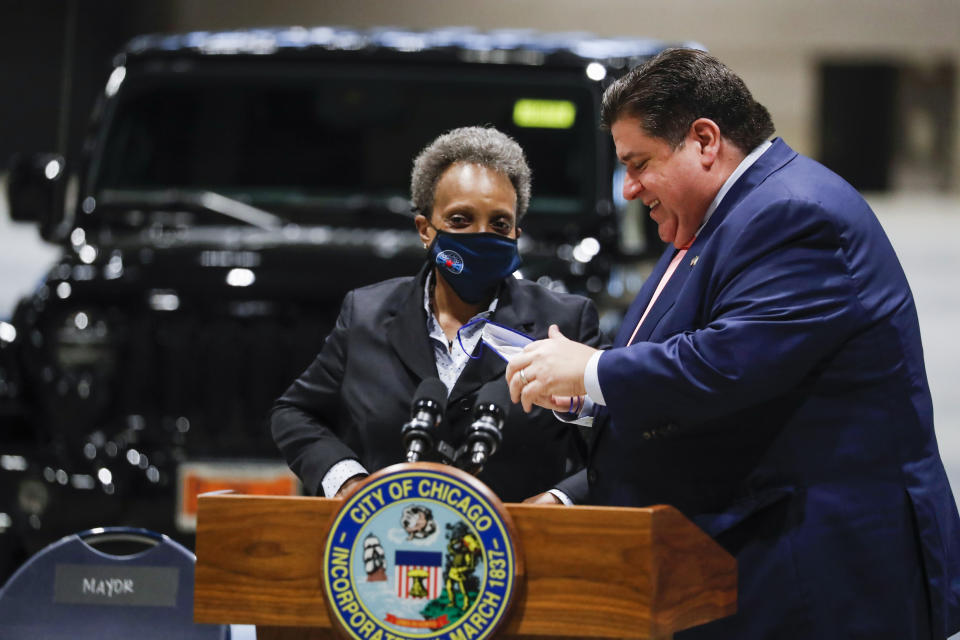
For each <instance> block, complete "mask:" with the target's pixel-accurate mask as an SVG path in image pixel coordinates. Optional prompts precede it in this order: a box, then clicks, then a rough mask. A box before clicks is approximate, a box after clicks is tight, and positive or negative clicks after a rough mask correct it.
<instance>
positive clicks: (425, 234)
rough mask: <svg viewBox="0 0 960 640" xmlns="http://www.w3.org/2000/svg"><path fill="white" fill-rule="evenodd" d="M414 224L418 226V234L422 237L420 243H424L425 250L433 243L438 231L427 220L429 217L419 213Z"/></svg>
mask: <svg viewBox="0 0 960 640" xmlns="http://www.w3.org/2000/svg"><path fill="white" fill-rule="evenodd" d="M413 223H414V224H415V225H417V233H418V234H419V235H420V241H421V242H422V243H423V248H424V249H426V248H427V247H429V246H430V243H431V242H433V236H434V235H435V234H436V231H434V230H433V228H432V227H431V226H430V221H429V220H427V216H425V215H423V214H422V213H418V214H417V215H416V217H415V218H414V219H413Z"/></svg>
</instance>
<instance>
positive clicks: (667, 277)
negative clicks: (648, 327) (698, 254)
mask: <svg viewBox="0 0 960 640" xmlns="http://www.w3.org/2000/svg"><path fill="white" fill-rule="evenodd" d="M696 239H697V238H696V237H693V238H691V239H690V242H688V243H687V244H686V245H684V246H683V248H682V249H680V250H679V251H677V255H675V256H673V260H671V261H670V265H669V266H668V267H667V270H666V271H665V272H664V273H663V277H662V278H660V282H659V283H657V290H656V291H654V292H653V297H652V298H650V302H649V303H648V304H647V308H646V309H645V310H644V312H643V315H642V316H640V322H638V323H637V326H636V328H635V329H634V330H633V334H632V335H631V336H630V339H629V340H627V346H628V347H629V346H630V345H631V344H633V339H634V338H636V337H637V331H639V330H640V325H642V324H643V321H644V320H646V319H647V314H648V313H650V309H652V308H653V303H654V302H656V301H657V298H659V297H660V293H661V292H662V291H663V288H664V287H666V286H667V281H668V280H670V276H672V275H673V272H674V271H676V270H677V265H679V264H680V261H681V260H683V256H685V255H687V249H689V248H690V245H692V244H693V241H694V240H696Z"/></svg>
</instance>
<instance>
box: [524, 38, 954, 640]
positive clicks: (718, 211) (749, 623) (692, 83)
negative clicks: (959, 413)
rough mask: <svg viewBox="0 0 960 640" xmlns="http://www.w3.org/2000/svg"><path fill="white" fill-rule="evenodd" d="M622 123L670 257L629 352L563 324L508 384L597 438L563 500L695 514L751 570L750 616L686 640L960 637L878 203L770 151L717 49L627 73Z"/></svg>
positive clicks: (916, 348) (667, 55)
mask: <svg viewBox="0 0 960 640" xmlns="http://www.w3.org/2000/svg"><path fill="white" fill-rule="evenodd" d="M602 117H603V122H604V125H605V126H608V127H609V128H610V131H611V133H612V135H613V140H614V143H615V146H616V152H617V156H618V157H619V159H620V161H621V162H622V163H623V165H624V166H625V167H626V179H625V182H624V187H623V194H624V197H625V198H627V199H631V200H632V199H637V198H639V199H641V200H642V201H643V202H644V204H646V205H647V206H649V207H650V215H651V217H652V218H653V219H654V220H655V221H656V222H657V224H658V225H659V232H660V237H661V238H662V239H663V240H664V241H666V242H668V243H670V245H671V246H669V247H668V249H667V251H666V253H665V254H664V255H663V257H662V258H661V260H660V262H659V263H658V264H657V266H656V268H655V269H654V271H653V273H652V275H651V277H650V279H649V280H648V281H647V283H646V285H645V286H644V287H643V289H642V290H641V291H640V293H639V294H638V296H637V298H636V300H635V301H634V303H633V305H632V306H631V307H630V309H629V311H628V312H627V315H626V317H625V319H624V323H623V325H622V327H621V328H620V332H619V335H618V336H617V338H616V341H615V343H614V346H613V348H612V349H610V350H607V351H603V352H600V351H596V350H595V349H593V348H590V347H587V346H585V345H581V344H578V343H576V342H573V341H571V340H568V339H567V338H565V337H564V336H563V335H561V334H560V332H559V330H557V329H556V328H555V327H553V328H551V330H550V333H549V339H547V340H541V341H538V342H536V343H533V344H531V345H529V346H528V347H527V349H526V350H525V351H524V353H523V354H521V355H520V356H518V357H517V358H516V359H515V360H513V361H512V362H511V363H510V365H509V366H508V368H507V371H506V375H507V380H508V381H509V383H510V390H511V394H512V396H513V398H514V401H520V402H522V404H523V406H524V409H527V410H528V409H530V408H531V406H532V405H533V404H538V405H541V406H544V407H549V408H552V409H554V410H555V411H568V410H569V409H570V408H571V407H572V408H573V409H574V411H573V413H575V414H577V415H574V416H572V418H576V419H579V420H580V421H581V422H585V421H589V420H590V419H591V417H593V418H594V425H595V428H596V429H597V430H598V433H597V439H596V442H595V446H594V450H593V451H592V453H591V457H590V461H589V465H588V469H587V471H586V472H585V473H583V474H580V475H579V476H575V477H573V478H571V479H569V480H567V481H565V482H563V483H561V484H560V485H559V486H558V488H559V489H561V490H562V491H563V492H564V493H566V494H567V496H569V497H570V498H572V499H573V500H575V501H591V502H594V503H600V504H609V505H624V506H644V505H651V504H670V505H673V506H675V507H677V508H678V509H679V510H680V511H682V512H683V513H684V514H686V515H687V516H688V517H689V518H691V519H692V520H693V521H694V522H695V523H697V524H698V525H699V526H700V527H701V528H703V529H704V530H705V531H706V532H707V533H709V534H710V535H711V536H713V537H714V538H715V539H716V540H717V541H718V542H720V544H722V545H723V546H724V547H725V548H726V549H727V550H729V551H730V552H731V553H732V554H734V555H735V556H736V558H737V561H738V566H739V573H740V579H739V594H738V598H739V605H738V606H739V611H738V613H737V614H736V615H734V616H732V617H729V618H726V619H723V620H720V621H716V622H714V623H711V624H708V625H705V626H703V627H699V628H695V629H691V630H690V631H687V632H684V633H682V634H679V635H678V636H677V637H678V638H681V637H682V638H746V639H752V638H817V639H818V640H823V639H826V638H838V639H839V638H844V639H848V638H871V639H873V640H877V639H881V638H884V639H886V638H888V639H890V640H905V639H908V638H941V639H942V638H944V637H946V636H947V635H949V634H950V633H953V632H955V631H957V630H958V628H960V521H958V516H957V508H956V503H955V501H954V499H953V496H952V494H951V490H950V486H949V483H948V481H947V478H946V474H945V473H944V469H943V464H942V462H941V460H940V455H939V452H938V450H937V445H936V440H935V436H934V431H933V417H932V407H931V401H930V393H929V389H928V387H927V381H926V374H925V372H924V365H923V354H922V350H921V345H920V334H919V328H918V324H917V316H916V310H915V308H914V303H913V299H912V296H911V294H910V290H909V287H908V286H907V282H906V279H905V277H904V274H903V271H902V269H901V267H900V264H899V262H898V260H897V258H896V256H895V254H894V252H893V249H892V247H891V245H890V243H889V241H888V240H887V238H886V236H885V235H884V233H883V230H882V229H881V227H880V224H879V223H878V221H877V220H876V218H875V216H874V215H873V213H872V212H871V211H870V209H869V207H868V206H867V204H866V203H865V202H864V201H863V199H862V198H861V197H860V196H859V194H857V192H856V191H855V190H854V189H853V188H852V187H850V185H848V184H847V183H846V182H844V181H843V180H842V179H841V178H839V177H838V176H836V175H835V174H833V173H831V172H830V171H829V170H827V169H826V168H824V167H823V166H821V165H819V164H817V163H816V162H814V161H812V160H810V159H808V158H805V157H803V156H800V155H798V154H797V153H796V152H794V151H793V150H791V149H790V148H789V147H788V146H787V145H786V144H785V143H784V142H783V141H782V140H780V139H776V140H774V141H773V142H772V143H771V142H768V141H767V138H768V137H769V136H770V135H771V134H772V132H773V123H772V122H771V120H770V116H769V114H768V113H767V110H766V109H765V108H764V107H763V106H762V105H760V104H758V103H757V102H756V101H755V100H754V99H753V97H752V96H751V95H750V92H749V91H748V89H747V88H746V86H745V85H744V84H743V82H742V81H741V80H740V78H738V77H737V76H736V75H734V74H733V73H732V72H731V71H730V70H729V69H728V68H726V67H725V66H724V65H723V64H721V63H720V62H719V61H717V60H716V59H714V58H712V57H710V56H709V55H707V54H705V53H703V52H700V51H693V50H683V49H676V50H670V51H666V52H664V53H662V54H660V55H658V56H657V57H655V58H653V59H652V60H650V61H649V62H648V63H646V64H645V65H644V66H642V67H640V68H638V69H635V70H633V71H632V72H630V73H629V74H627V75H626V76H625V77H623V78H622V79H621V80H619V81H617V82H616V83H614V84H613V85H612V86H611V87H610V88H609V89H608V90H607V92H606V94H605V95H604V102H603V113H602ZM571 398H573V400H571ZM581 401H582V402H581ZM581 404H583V409H582V410H581V411H579V412H578V411H576V410H577V408H578V407H580V405H581ZM538 499H539V500H541V501H544V500H552V496H547V495H546V494H544V495H541V496H538Z"/></svg>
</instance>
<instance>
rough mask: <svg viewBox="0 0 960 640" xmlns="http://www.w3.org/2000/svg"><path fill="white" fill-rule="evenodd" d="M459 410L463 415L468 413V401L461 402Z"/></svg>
mask: <svg viewBox="0 0 960 640" xmlns="http://www.w3.org/2000/svg"><path fill="white" fill-rule="evenodd" d="M460 410H461V411H463V412H464V413H466V412H467V411H470V402H469V401H468V400H461V401H460Z"/></svg>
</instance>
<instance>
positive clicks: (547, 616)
mask: <svg viewBox="0 0 960 640" xmlns="http://www.w3.org/2000/svg"><path fill="white" fill-rule="evenodd" d="M340 504H341V500H329V499H325V498H297V497H292V498H291V497H267V496H240V495H208V496H202V497H201V498H200V506H199V518H198V527H197V567H196V586H195V591H194V617H195V619H196V621H197V622H208V623H227V622H229V623H238V624H256V625H263V627H264V628H262V629H259V630H258V635H259V637H261V638H266V639H267V640H269V639H271V638H273V639H274V640H287V639H292V638H312V639H315V640H319V639H321V638H334V637H336V634H334V633H333V632H332V631H331V630H329V627H330V625H331V622H330V618H329V616H328V614H327V607H326V604H325V602H324V596H323V587H322V585H323V574H322V570H323V569H322V566H323V562H322V561H323V558H322V555H323V546H324V542H325V538H326V532H327V528H328V526H329V525H330V523H331V520H332V517H333V515H334V513H335V512H336V510H337V508H338V507H339V505H340ZM506 507H507V509H508V511H509V512H510V516H511V518H512V519H513V522H514V525H515V526H516V529H517V539H516V540H515V541H514V544H515V545H516V546H517V548H518V553H520V554H522V555H523V558H524V565H525V573H526V575H525V578H524V579H522V580H521V581H519V582H518V585H517V589H516V591H515V592H514V599H513V603H512V606H511V610H510V612H509V613H508V618H507V621H506V622H505V623H504V624H503V625H502V627H501V629H500V630H499V632H498V635H499V636H500V637H511V638H513V637H520V636H536V637H543V636H551V637H565V638H573V637H583V638H669V637H670V636H671V635H672V634H673V633H674V632H675V631H678V630H681V629H685V628H688V627H691V626H694V625H697V624H702V623H704V622H708V621H710V620H713V619H716V618H720V617H723V616H726V615H730V614H732V613H734V612H735V611H736V576H737V573H736V562H735V561H734V559H733V558H732V557H731V556H730V555H729V554H727V553H726V552H725V551H724V550H723V549H722V548H720V547H719V545H717V544H716V543H715V542H714V541H713V540H711V539H710V538H709V537H708V536H707V535H706V534H704V533H703V532H702V531H700V530H699V529H697V528H696V527H695V526H694V525H693V524H691V523H690V522H689V521H688V520H687V519H685V518H684V517H683V516H682V515H681V514H680V513H679V512H677V511H676V510H675V509H672V508H671V507H666V506H657V507H650V508H645V509H624V508H612V507H554V506H539V505H521V504H508V505H506ZM292 627H319V628H314V629H309V630H307V629H300V630H296V629H293V628H292ZM323 628H326V629H323Z"/></svg>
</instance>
